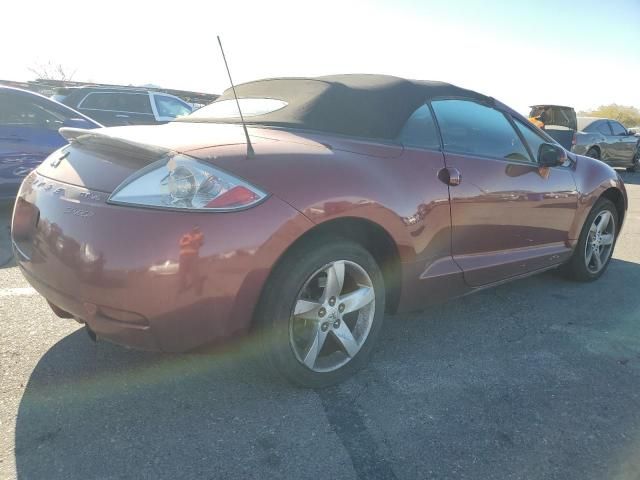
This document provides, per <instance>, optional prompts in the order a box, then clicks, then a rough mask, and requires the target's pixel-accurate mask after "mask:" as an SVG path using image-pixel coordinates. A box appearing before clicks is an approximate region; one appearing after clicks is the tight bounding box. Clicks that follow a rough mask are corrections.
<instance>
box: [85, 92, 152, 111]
mask: <svg viewBox="0 0 640 480" xmlns="http://www.w3.org/2000/svg"><path fill="white" fill-rule="evenodd" d="M78 108H84V109H90V110H108V111H113V112H130V113H147V114H151V103H150V101H149V95H148V94H146V93H117V92H91V93H90V94H89V95H87V96H86V97H85V98H84V100H82V102H81V103H80V105H79V107H78Z"/></svg>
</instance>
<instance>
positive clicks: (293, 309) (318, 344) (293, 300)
mask: <svg viewBox="0 0 640 480" xmlns="http://www.w3.org/2000/svg"><path fill="white" fill-rule="evenodd" d="M384 292H385V289H384V280H383V277H382V273H381V271H380V268H379V267H378V265H377V263H376V261H375V260H374V258H373V257H372V256H371V254H370V253H369V252H368V251H367V250H366V249H364V248H363V247H361V246H360V245H358V244H357V243H354V242H351V241H348V240H338V241H335V240H334V241H328V239H327V238H324V239H318V240H316V241H313V242H307V243H305V244H303V245H301V246H298V247H296V248H294V250H293V251H292V252H290V253H289V254H288V255H287V256H286V257H285V258H284V259H283V261H282V262H281V263H280V264H279V265H278V266H277V267H276V270H275V271H274V272H273V275H272V276H271V277H270V279H269V282H268V284H267V285H266V287H265V292H264V293H263V296H262V299H261V302H260V305H259V307H258V311H257V318H256V321H257V324H258V327H259V330H260V331H259V336H260V342H261V345H262V348H263V352H264V354H265V356H266V360H267V363H268V365H269V366H271V367H272V368H273V369H275V370H276V371H277V372H279V373H280V374H282V375H283V376H284V377H285V378H286V379H288V380H290V381H291V382H293V383H296V384H298V385H301V386H305V387H312V388H321V387H325V386H328V385H332V384H335V383H338V382H340V381H342V380H343V379H345V378H346V377H348V376H350V375H351V374H353V373H354V372H355V371H356V370H357V369H359V368H360V367H362V366H363V365H364V364H365V363H366V361H367V360H368V357H369V355H370V354H371V350H372V347H373V345H374V343H375V340H376V338H377V336H378V334H379V332H380V328H381V326H382V321H383V318H384V307H385V302H384V297H385V293H384Z"/></svg>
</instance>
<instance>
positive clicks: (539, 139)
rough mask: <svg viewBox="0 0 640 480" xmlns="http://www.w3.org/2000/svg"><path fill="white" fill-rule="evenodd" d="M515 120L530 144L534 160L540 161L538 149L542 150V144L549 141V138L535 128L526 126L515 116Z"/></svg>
mask: <svg viewBox="0 0 640 480" xmlns="http://www.w3.org/2000/svg"><path fill="white" fill-rule="evenodd" d="M513 121H514V122H515V124H516V127H517V128H518V130H519V131H520V133H521V134H522V136H523V137H524V141H525V142H527V144H528V145H529V149H530V150H531V154H532V155H533V159H532V160H533V161H534V162H537V161H538V151H539V150H540V145H542V144H543V143H549V140H547V139H546V138H544V137H543V136H542V135H540V134H539V133H538V132H535V131H534V130H533V129H531V128H529V127H528V126H526V125H525V124H524V123H522V122H521V121H520V120H518V119H517V118H514V119H513Z"/></svg>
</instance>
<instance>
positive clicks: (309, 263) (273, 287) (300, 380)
mask: <svg viewBox="0 0 640 480" xmlns="http://www.w3.org/2000/svg"><path fill="white" fill-rule="evenodd" d="M336 260H348V261H352V262H354V263H357V264H358V265H360V266H361V267H362V268H364V270H365V271H366V272H367V274H368V275H369V277H370V278H371V281H372V283H373V287H374V291H375V296H376V300H375V313H374V318H373V323H372V325H371V330H370V331H369V335H368V336H367V339H366V340H365V343H364V345H363V346H362V347H361V349H360V351H359V352H358V353H357V354H356V356H355V357H354V358H352V359H351V360H350V361H349V362H348V363H347V364H346V365H344V366H342V367H341V368H339V369H337V370H335V371H332V372H322V373H320V372H314V371H312V370H310V369H309V368H307V367H306V366H305V365H303V364H301V363H300V362H299V361H298V359H297V358H296V356H295V353H294V352H293V349H292V347H291V345H290V342H289V321H290V318H291V312H292V311H293V307H294V304H295V301H296V300H297V298H298V294H299V292H300V289H301V288H302V286H303V285H304V283H305V282H306V281H307V279H308V278H309V277H310V276H311V275H312V274H313V273H314V272H316V271H317V270H318V269H320V268H322V267H323V266H325V265H327V264H329V263H331V262H333V261H336ZM384 309H385V287H384V279H383V276H382V272H381V270H380V268H379V266H378V265H377V263H376V261H375V260H374V258H373V257H372V256H371V254H370V253H369V252H368V251H367V250H365V249H364V248H363V247H361V246H360V245H358V244H357V243H354V242H352V241H349V240H343V239H335V238H334V239H326V238H325V239H317V240H316V241H313V242H307V243H305V244H304V245H301V246H297V248H295V249H294V250H293V251H291V252H289V254H287V256H286V257H285V258H284V259H283V260H282V261H281V262H280V263H279V265H278V266H277V267H276V269H275V270H274V272H273V274H272V275H271V276H270V278H269V280H268V281H267V284H266V286H265V291H264V293H263V296H262V298H261V301H260V305H259V307H258V309H257V311H256V319H255V321H256V325H257V326H258V330H259V331H258V335H259V337H260V343H261V348H262V352H263V355H264V357H265V360H266V362H267V363H268V365H269V366H270V367H271V369H272V370H275V371H277V372H278V373H279V374H281V375H282V376H284V377H285V378H286V379H287V380H289V381H291V382H293V383H295V384H297V385H300V386H303V387H311V388H322V387H326V386H329V385H333V384H336V383H339V382H340V381H342V380H344V379H345V378H347V377H349V376H350V375H352V374H353V373H355V372H356V371H357V370H358V369H360V368H361V367H362V366H364V365H365V364H366V362H367V361H368V359H369V357H370V355H371V351H372V349H373V346H374V344H375V343H376V339H377V337H378V336H379V334H380V330H381V328H382V323H383V320H384Z"/></svg>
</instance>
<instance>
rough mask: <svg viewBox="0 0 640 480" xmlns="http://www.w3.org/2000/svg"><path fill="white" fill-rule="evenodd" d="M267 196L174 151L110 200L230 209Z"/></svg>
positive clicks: (128, 202)
mask: <svg viewBox="0 0 640 480" xmlns="http://www.w3.org/2000/svg"><path fill="white" fill-rule="evenodd" d="M266 197H267V193H266V192H263V191H262V190H260V189H259V188H257V187H255V186H253V185H251V184H249V183H248V182H245V181H244V180H241V179H239V178H237V177H234V176H233V175H230V174H228V173H226V172H223V171H221V170H218V169H217V168H215V167H212V166H211V165H209V164H208V163H203V162H200V161H198V160H196V159H194V158H191V157H187V156H185V155H174V156H172V157H170V158H168V159H163V160H161V161H159V162H155V163H153V164H151V165H149V166H148V167H146V168H144V169H142V170H141V171H140V172H137V173H136V174H134V175H133V176H132V177H130V178H128V179H127V180H125V181H124V182H123V183H122V184H121V185H120V186H119V187H118V188H116V190H115V191H114V192H113V194H112V195H111V197H109V202H110V203H116V204H122V205H134V206H146V207H156V208H167V209H180V210H202V211H229V210H237V209H242V208H247V207H251V206H254V205H257V204H258V203H260V202H261V201H262V200H263V199H265V198H266Z"/></svg>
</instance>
